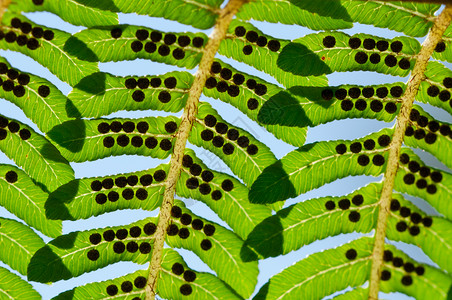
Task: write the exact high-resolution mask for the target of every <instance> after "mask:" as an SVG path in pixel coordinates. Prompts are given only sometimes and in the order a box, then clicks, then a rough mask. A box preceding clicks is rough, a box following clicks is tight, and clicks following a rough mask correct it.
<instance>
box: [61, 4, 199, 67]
mask: <svg viewBox="0 0 452 300" xmlns="http://www.w3.org/2000/svg"><path fill="white" fill-rule="evenodd" d="M171 2H172V3H173V2H174V1H171ZM137 30H144V31H145V32H147V35H148V36H151V37H148V38H146V39H145V40H143V41H139V40H138V38H137V37H136V35H137ZM115 33H117V34H118V35H119V37H116V38H115V37H114V34H115ZM152 33H154V34H155V35H156V37H155V38H154V40H151V38H152V37H154V34H152ZM145 35H146V34H145ZM145 35H143V38H144V37H145ZM159 35H160V36H159ZM158 36H159V37H158ZM168 36H169V37H171V38H173V39H174V37H176V39H177V40H178V41H177V42H175V43H173V44H171V45H169V46H168V45H166V44H165V43H164V39H165V37H168ZM181 36H185V37H189V41H190V44H188V45H186V46H185V44H182V45H184V47H182V46H180V43H179V41H180V40H179V37H181ZM157 37H158V38H157ZM73 39H74V42H78V43H82V44H83V45H84V46H85V47H87V49H86V53H79V50H78V49H72V50H70V48H73V45H72V44H69V43H68V44H67V45H66V47H67V49H68V51H73V53H74V54H75V53H78V55H79V57H80V58H82V59H85V60H90V61H99V62H108V61H121V60H134V59H136V58H144V59H150V60H153V61H157V62H163V63H166V64H170V65H176V66H178V67H185V68H187V69H192V68H194V67H196V66H197V65H198V64H199V62H200V60H201V57H202V54H203V51H204V50H203V47H204V46H205V45H206V44H207V36H206V35H205V34H204V33H191V32H184V33H176V32H161V31H158V30H153V29H152V28H146V27H143V26H134V25H118V26H108V27H101V28H92V29H85V30H82V31H80V32H78V33H76V34H75V35H74V37H73ZM154 41H155V42H154ZM134 42H136V43H135V44H138V45H141V48H136V49H137V50H139V49H140V50H139V51H138V52H135V51H134V50H132V43H134ZM196 42H199V43H200V44H196ZM146 44H147V45H148V46H146ZM196 46H199V47H196ZM148 47H149V48H148ZM146 49H149V50H148V51H146ZM151 49H152V51H151ZM177 49H179V50H177ZM165 51H166V52H165ZM179 52H180V53H183V54H181V55H183V58H181V56H178V53H179ZM161 53H162V54H164V55H162V54H161ZM176 57H178V58H180V59H176Z"/></svg>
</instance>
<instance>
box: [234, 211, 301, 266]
mask: <svg viewBox="0 0 452 300" xmlns="http://www.w3.org/2000/svg"><path fill="white" fill-rule="evenodd" d="M293 207H294V206H289V207H287V208H284V209H282V210H280V211H279V212H277V213H276V214H275V215H273V216H270V217H268V218H266V219H264V220H263V221H262V222H261V223H259V224H258V225H256V227H254V229H253V230H252V231H251V232H250V234H249V235H248V237H247V239H246V240H245V243H244V244H243V246H242V249H241V251H240V256H241V258H242V259H243V260H244V261H246V262H249V261H256V260H259V259H262V258H264V259H265V258H269V257H276V256H279V255H282V254H283V253H284V249H283V246H284V235H283V231H284V227H283V225H282V222H281V220H282V219H284V218H286V217H287V216H288V215H289V213H290V211H291V210H292V209H293Z"/></svg>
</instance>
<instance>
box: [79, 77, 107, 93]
mask: <svg viewBox="0 0 452 300" xmlns="http://www.w3.org/2000/svg"><path fill="white" fill-rule="evenodd" d="M106 81H107V75H106V74H105V73H104V72H96V73H93V74H90V75H88V76H86V77H83V78H82V80H80V81H79V82H78V83H77V84H76V85H75V86H74V88H76V89H79V90H82V91H84V92H87V93H89V94H93V95H103V94H105V87H106V85H105V82H106Z"/></svg>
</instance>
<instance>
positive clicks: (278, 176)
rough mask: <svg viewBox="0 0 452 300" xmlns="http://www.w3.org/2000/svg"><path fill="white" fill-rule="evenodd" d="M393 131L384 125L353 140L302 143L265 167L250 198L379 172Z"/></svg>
mask: <svg viewBox="0 0 452 300" xmlns="http://www.w3.org/2000/svg"><path fill="white" fill-rule="evenodd" d="M391 132H392V130H391V129H383V130H381V131H379V132H377V133H373V134H371V135H368V136H366V137H364V138H360V139H356V140H353V141H342V140H339V141H329V142H317V143H313V144H307V145H305V146H302V147H300V148H299V149H296V150H294V151H292V152H290V153H289V154H287V155H286V156H285V157H283V158H282V159H281V160H280V161H278V162H277V163H275V164H273V165H271V166H269V167H267V168H266V170H264V172H263V173H262V175H261V176H260V177H258V179H257V180H256V181H255V182H254V183H253V186H252V187H251V191H250V201H251V202H253V203H273V202H275V201H279V200H285V199H287V198H292V197H295V196H298V195H300V194H301V193H305V192H307V191H310V190H312V189H314V188H317V187H320V186H322V185H324V184H325V183H329V182H332V181H334V180H336V179H339V178H344V177H346V176H356V175H372V176H378V175H380V174H381V173H382V172H383V170H384V165H385V163H386V162H385V160H386V158H387V153H386V152H385V150H386V149H387V146H388V145H389V143H390V141H391V140H390V136H391V134H392V133H391ZM366 141H367V142H366ZM320 174H322V176H318V175H320Z"/></svg>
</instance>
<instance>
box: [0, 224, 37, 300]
mask: <svg viewBox="0 0 452 300" xmlns="http://www.w3.org/2000/svg"><path fill="white" fill-rule="evenodd" d="M0 245H2V251H1V252H0V261H2V262H4V263H5V264H7V265H9V266H10V267H11V268H12V269H14V270H16V271H18V272H19V273H20V274H22V275H26V274H27V266H28V263H29V262H30V259H31V257H32V256H33V254H34V253H35V252H36V251H37V250H38V249H39V248H41V247H43V246H44V241H43V240H42V239H41V238H40V237H39V236H38V235H37V234H36V233H35V232H34V231H33V230H32V229H31V228H29V227H28V226H26V225H24V224H22V223H20V222H17V221H15V220H11V219H5V218H0ZM0 298H1V297H0Z"/></svg>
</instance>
